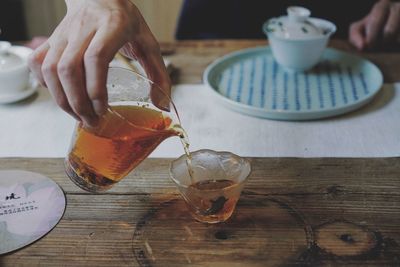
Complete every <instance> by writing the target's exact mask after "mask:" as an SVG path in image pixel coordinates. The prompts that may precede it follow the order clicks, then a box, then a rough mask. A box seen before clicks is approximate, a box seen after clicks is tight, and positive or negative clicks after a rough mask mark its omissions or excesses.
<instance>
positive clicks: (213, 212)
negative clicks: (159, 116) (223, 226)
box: [170, 150, 251, 223]
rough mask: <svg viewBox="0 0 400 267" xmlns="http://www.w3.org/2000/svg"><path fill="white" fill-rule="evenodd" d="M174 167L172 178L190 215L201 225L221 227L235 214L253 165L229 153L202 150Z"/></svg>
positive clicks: (174, 162) (185, 157) (181, 158)
mask: <svg viewBox="0 0 400 267" xmlns="http://www.w3.org/2000/svg"><path fill="white" fill-rule="evenodd" d="M190 155H191V159H190V161H188V156H187V155H183V156H181V157H180V158H178V159H177V160H175V161H173V162H172V163H171V167H170V176H171V178H172V180H173V181H174V182H175V184H176V185H177V187H178V189H179V192H180V193H181V195H182V197H183V199H184V200H185V202H186V205H187V207H188V209H189V212H190V213H191V215H192V216H193V217H194V218H195V219H196V220H198V221H200V222H205V223H219V222H224V221H226V220H227V219H229V218H230V217H231V215H232V213H233V211H234V210H235V207H236V204H237V201H238V200H239V197H240V194H241V192H242V190H243V187H244V183H245V181H246V179H247V177H248V176H249V174H250V172H251V166H250V162H249V161H248V160H246V159H244V158H241V157H239V156H237V155H235V154H232V153H230V152H216V151H212V150H199V151H196V152H192V153H191V154H190Z"/></svg>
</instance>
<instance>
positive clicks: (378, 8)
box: [349, 0, 400, 50]
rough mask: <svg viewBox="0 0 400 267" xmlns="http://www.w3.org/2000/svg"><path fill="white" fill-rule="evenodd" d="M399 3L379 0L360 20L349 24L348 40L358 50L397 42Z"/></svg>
mask: <svg viewBox="0 0 400 267" xmlns="http://www.w3.org/2000/svg"><path fill="white" fill-rule="evenodd" d="M399 37H400V3H399V2H391V1H390V0H380V1H379V2H377V3H376V4H375V5H374V7H373V8H372V10H371V12H370V13H369V14H368V15H367V16H366V17H364V18H363V19H362V20H360V21H357V22H354V23H352V24H351V25H350V29H349V39H350V42H351V43H352V44H353V45H354V46H355V47H356V48H357V49H359V50H365V49H374V48H376V47H377V46H378V45H379V44H381V43H383V44H393V43H399Z"/></svg>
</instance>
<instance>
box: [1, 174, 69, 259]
mask: <svg viewBox="0 0 400 267" xmlns="http://www.w3.org/2000/svg"><path fill="white" fill-rule="evenodd" d="M65 205H66V201H65V195H64V192H63V191H62V189H61V188H60V187H59V186H58V185H57V184H56V183H55V182H54V181H52V180H51V179H49V178H47V177H45V176H43V175H41V174H38V173H33V172H28V171H20V170H5V171H0V255H1V254H5V253H8V252H11V251H14V250H17V249H19V248H22V247H24V246H26V245H29V244H31V243H33V242H34V241H36V240H38V239H39V238H41V237H43V236H44V235H46V234H47V233H48V232H50V231H51V229H53V228H54V227H55V226H56V225H57V223H58V222H59V221H60V219H61V217H62V216H63V214H64V211H65Z"/></svg>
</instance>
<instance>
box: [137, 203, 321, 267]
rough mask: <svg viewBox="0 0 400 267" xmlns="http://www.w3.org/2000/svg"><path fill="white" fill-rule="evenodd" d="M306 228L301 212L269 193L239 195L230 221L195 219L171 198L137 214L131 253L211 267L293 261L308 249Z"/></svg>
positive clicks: (151, 262) (157, 262) (147, 259)
mask: <svg viewBox="0 0 400 267" xmlns="http://www.w3.org/2000/svg"><path fill="white" fill-rule="evenodd" d="M309 229H311V228H310V227H307V226H306V223H305V221H304V220H303V216H302V215H301V214H298V213H297V211H295V210H294V209H292V208H291V207H290V206H289V205H287V204H286V203H284V202H282V201H281V200H279V199H275V198H269V197H266V196H260V195H244V196H242V198H241V199H240V200H239V203H238V207H237V212H235V213H234V215H233V217H232V218H231V220H228V221H227V222H224V223H220V224H204V223H199V222H197V221H195V220H194V219H193V218H192V217H191V216H190V214H189V212H188V211H187V210H186V206H185V204H184V202H183V200H181V199H175V200H171V201H167V202H164V203H161V205H160V207H159V208H155V209H151V210H150V211H149V212H148V213H147V214H146V215H145V216H143V217H142V218H141V219H140V221H139V222H138V223H137V225H136V229H135V233H134V235H133V253H134V255H135V257H136V260H137V262H138V263H139V265H140V266H169V264H171V265H174V266H185V264H189V262H190V263H193V264H196V263H201V262H204V261H205V260H207V262H209V263H210V264H211V266H219V265H223V264H237V263H238V262H240V263H241V264H244V265H243V266H262V265H260V264H261V263H262V264H264V263H265V262H266V261H268V262H270V263H272V264H273V265H281V264H286V262H285V261H286V259H288V258H290V259H293V263H295V262H298V260H297V259H298V257H299V256H300V255H301V254H303V252H304V251H306V250H308V249H310V248H311V246H312V244H313V243H314V242H313V236H312V233H311V232H310V231H309ZM248 244H253V245H252V246H248ZM213 264H214V265H213Z"/></svg>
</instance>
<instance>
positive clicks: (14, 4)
mask: <svg viewBox="0 0 400 267" xmlns="http://www.w3.org/2000/svg"><path fill="white" fill-rule="evenodd" d="M0 29H1V30H2V31H1V34H0V40H7V41H20V40H26V39H27V32H26V27H25V17H24V9H23V5H22V0H0Z"/></svg>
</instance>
